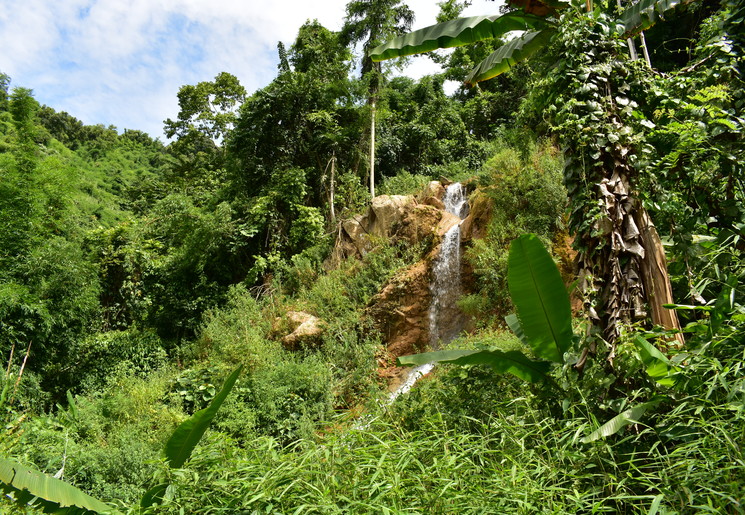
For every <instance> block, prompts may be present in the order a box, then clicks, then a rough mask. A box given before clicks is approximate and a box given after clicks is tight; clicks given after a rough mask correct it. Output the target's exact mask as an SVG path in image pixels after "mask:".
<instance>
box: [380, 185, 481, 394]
mask: <svg viewBox="0 0 745 515" xmlns="http://www.w3.org/2000/svg"><path fill="white" fill-rule="evenodd" d="M443 203H444V204H445V211H447V212H448V213H451V214H453V215H455V216H457V217H458V218H460V219H461V222H459V223H457V224H455V225H454V226H453V227H451V228H450V230H448V232H446V233H445V235H444V236H443V238H442V243H441V244H440V253H439V254H438V255H437V258H435V260H434V263H433V265H432V282H431V283H430V285H429V290H430V293H431V294H432V302H431V304H430V306H429V343H430V347H431V348H432V350H438V349H439V348H440V345H441V344H442V343H448V342H449V341H450V340H452V339H453V338H455V337H456V336H457V335H458V333H459V332H460V330H461V326H460V324H458V323H453V321H454V320H458V319H459V314H460V310H459V309H458V306H457V305H456V301H457V300H458V298H459V297H460V296H461V293H462V287H461V278H460V261H461V260H460V224H461V223H462V222H463V219H464V218H465V217H466V216H468V199H467V197H466V189H465V188H464V187H463V185H462V184H460V183H459V182H456V183H453V184H451V185H449V186H448V187H447V188H446V189H445V197H444V198H443ZM434 366H435V364H434V363H427V364H425V365H419V366H418V367H414V368H413V369H411V370H410V371H409V373H408V374H407V376H406V379H405V380H404V382H403V383H401V385H400V386H399V387H398V388H396V390H395V391H393V392H391V395H390V398H389V402H393V401H394V400H396V398H397V397H398V396H399V395H401V394H403V393H406V392H408V391H409V390H411V388H412V387H413V386H414V384H415V383H416V382H417V381H418V380H419V378H421V377H422V376H424V375H426V374H428V373H429V372H430V371H431V370H432V369H433V368H434Z"/></svg>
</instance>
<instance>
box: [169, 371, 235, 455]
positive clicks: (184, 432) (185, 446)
mask: <svg viewBox="0 0 745 515" xmlns="http://www.w3.org/2000/svg"><path fill="white" fill-rule="evenodd" d="M242 369H243V366H240V367H238V368H237V369H235V371H233V373H232V374H230V376H229V377H228V378H227V379H226V380H225V384H224V385H223V387H222V389H221V390H220V393H218V394H217V395H215V398H214V399H212V402H210V405H209V406H207V407H206V408H204V409H201V410H199V411H197V412H196V413H194V415H192V416H191V417H189V418H188V419H187V420H185V421H184V422H182V423H181V425H180V426H178V427H177V428H176V430H175V431H174V432H173V434H172V435H171V438H169V439H168V442H167V443H166V449H165V453H166V459H167V460H168V464H169V465H170V466H171V467H172V468H181V467H182V466H183V465H184V463H186V460H187V459H189V456H191V453H192V451H193V450H194V447H196V446H197V444H198V443H199V440H201V439H202V435H204V432H205V431H206V430H207V428H208V427H209V425H210V423H211V422H212V419H213V418H215V414H217V410H218V409H220V406H222V403H223V402H225V399H226V398H227V396H228V394H229V393H230V390H232V389H233V385H235V382H236V380H237V379H238V375H239V374H240V373H241V370H242Z"/></svg>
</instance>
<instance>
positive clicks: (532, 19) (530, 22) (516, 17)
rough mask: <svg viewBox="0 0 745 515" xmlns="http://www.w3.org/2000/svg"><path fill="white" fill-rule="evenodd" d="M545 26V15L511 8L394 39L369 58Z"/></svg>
mask: <svg viewBox="0 0 745 515" xmlns="http://www.w3.org/2000/svg"><path fill="white" fill-rule="evenodd" d="M546 25H547V22H546V20H545V19H544V18H542V17H539V16H534V15H532V14H527V13H525V12H522V11H513V12H510V13H507V14H504V15H502V16H498V15H494V16H473V17H469V18H458V19H456V20H450V21H446V22H443V23H438V24H437V25H431V26H429V27H425V28H423V29H419V30H415V31H414V32H410V33H408V34H405V35H403V36H399V37H397V38H393V39H392V40H390V41H388V42H386V43H384V44H382V45H380V46H377V47H375V48H373V49H372V51H371V52H370V58H371V59H372V60H373V61H384V60H386V59H391V58H393V57H403V56H407V55H412V54H420V53H422V52H429V51H431V50H435V49H438V48H451V47H456V46H462V45H467V44H469V43H475V42H477V41H483V40H485V39H493V38H498V37H500V36H503V35H504V34H506V33H507V32H511V31H513V30H529V29H536V28H542V27H545V26H546Z"/></svg>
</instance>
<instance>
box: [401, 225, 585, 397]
mask: <svg viewBox="0 0 745 515" xmlns="http://www.w3.org/2000/svg"><path fill="white" fill-rule="evenodd" d="M507 283H508V285H509V289H510V297H511V298H512V302H513V304H514V305H515V308H516V310H517V313H516V314H514V315H510V316H508V317H507V318H506V321H507V324H508V325H509V327H510V328H511V329H512V330H513V332H515V334H516V335H517V336H518V338H520V340H521V341H522V342H523V343H524V344H525V345H526V346H527V347H528V348H530V350H531V351H532V354H533V355H534V356H535V357H536V358H538V359H534V358H533V357H529V356H528V355H527V354H525V353H523V352H520V351H508V352H505V351H501V350H497V349H484V350H473V349H456V350H444V351H436V352H425V353H422V354H415V355H411V356H401V357H400V358H398V362H399V364H401V365H423V364H425V363H436V362H449V363H455V364H457V365H474V364H483V365H488V366H490V367H491V368H492V369H494V370H495V371H496V372H498V373H501V374H505V373H506V374H512V375H514V376H516V377H518V378H520V379H522V380H524V381H528V382H531V383H537V382H541V381H549V382H552V381H551V379H550V377H549V376H548V372H549V371H550V369H551V367H552V364H553V363H557V364H563V363H564V353H565V352H566V351H567V350H568V349H569V347H570V346H571V344H572V340H573V338H574V334H573V332H572V312H571V306H570V303H569V294H568V293H567V290H566V288H565V287H564V282H563V280H562V279H561V274H560V273H559V269H558V268H557V267H556V264H555V263H554V261H553V259H552V258H551V255H550V254H549V253H548V251H547V250H546V248H545V247H544V246H543V244H542V243H541V241H540V240H539V239H538V237H537V236H536V235H534V234H523V235H522V236H520V237H518V238H517V239H515V240H514V241H513V242H512V245H510V252H509V258H508V271H507Z"/></svg>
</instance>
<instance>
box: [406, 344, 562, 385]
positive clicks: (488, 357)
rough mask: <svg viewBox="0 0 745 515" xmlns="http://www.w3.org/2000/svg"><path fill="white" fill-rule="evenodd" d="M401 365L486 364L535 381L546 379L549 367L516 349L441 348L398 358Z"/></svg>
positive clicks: (501, 371)
mask: <svg viewBox="0 0 745 515" xmlns="http://www.w3.org/2000/svg"><path fill="white" fill-rule="evenodd" d="M398 363H399V364H401V365H424V364H426V363H453V364H455V365H488V366H490V367H491V368H493V369H494V370H495V371H496V372H499V373H500V374H512V375H514V376H515V377H518V378H520V379H522V380H524V381H528V382H530V383H537V382H540V381H542V380H544V379H546V374H548V371H549V370H550V368H551V363H549V362H547V361H533V360H532V359H530V358H528V357H526V356H525V355H524V354H522V353H521V352H518V351H508V352H503V351H500V350H462V349H460V350H443V351H436V352H424V353H422V354H414V355H412V356H401V357H400V358H398Z"/></svg>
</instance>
